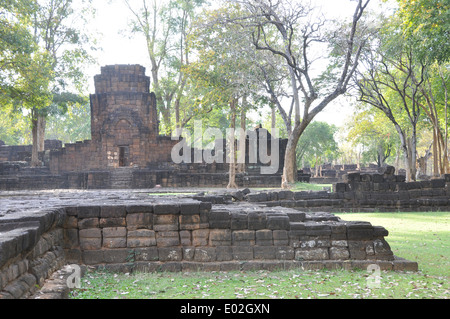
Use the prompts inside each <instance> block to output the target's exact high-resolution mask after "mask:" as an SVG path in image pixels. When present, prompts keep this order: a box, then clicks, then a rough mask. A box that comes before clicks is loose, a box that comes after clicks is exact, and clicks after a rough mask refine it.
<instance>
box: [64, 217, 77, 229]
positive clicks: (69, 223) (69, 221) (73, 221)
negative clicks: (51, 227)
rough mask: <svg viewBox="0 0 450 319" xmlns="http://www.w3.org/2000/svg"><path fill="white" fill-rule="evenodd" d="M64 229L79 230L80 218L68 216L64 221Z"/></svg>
mask: <svg viewBox="0 0 450 319" xmlns="http://www.w3.org/2000/svg"><path fill="white" fill-rule="evenodd" d="M64 228H78V218H77V217H75V216H67V217H66V219H65V221H64Z"/></svg>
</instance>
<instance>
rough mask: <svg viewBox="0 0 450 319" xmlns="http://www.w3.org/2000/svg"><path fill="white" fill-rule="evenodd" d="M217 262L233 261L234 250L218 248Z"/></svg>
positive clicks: (223, 247) (229, 247)
mask: <svg viewBox="0 0 450 319" xmlns="http://www.w3.org/2000/svg"><path fill="white" fill-rule="evenodd" d="M216 260H217V261H230V260H233V248H232V247H231V246H218V247H216Z"/></svg>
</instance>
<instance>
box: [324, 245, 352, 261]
mask: <svg viewBox="0 0 450 319" xmlns="http://www.w3.org/2000/svg"><path fill="white" fill-rule="evenodd" d="M329 252H330V259H332V260H333V259H334V260H347V259H349V257H350V252H349V251H348V249H347V248H343V247H331V248H330V251H329Z"/></svg>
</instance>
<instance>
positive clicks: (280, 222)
mask: <svg viewBox="0 0 450 319" xmlns="http://www.w3.org/2000/svg"><path fill="white" fill-rule="evenodd" d="M267 228H268V229H272V230H289V229H290V224H289V217H288V216H287V215H282V214H280V215H278V214H277V215H267Z"/></svg>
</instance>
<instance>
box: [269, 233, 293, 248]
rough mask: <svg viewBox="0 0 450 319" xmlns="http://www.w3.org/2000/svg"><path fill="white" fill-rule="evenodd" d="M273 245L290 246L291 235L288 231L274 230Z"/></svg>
mask: <svg viewBox="0 0 450 319" xmlns="http://www.w3.org/2000/svg"><path fill="white" fill-rule="evenodd" d="M273 244H274V245H275V246H287V245H289V235H288V231H286V230H274V231H273Z"/></svg>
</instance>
